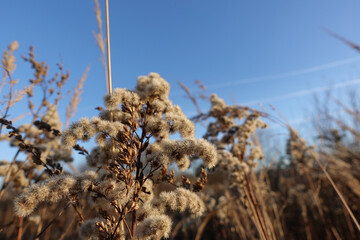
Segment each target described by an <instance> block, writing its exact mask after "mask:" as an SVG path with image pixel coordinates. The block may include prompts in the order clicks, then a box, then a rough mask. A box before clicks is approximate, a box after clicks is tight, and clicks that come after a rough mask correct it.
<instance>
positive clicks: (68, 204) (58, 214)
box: [34, 202, 71, 239]
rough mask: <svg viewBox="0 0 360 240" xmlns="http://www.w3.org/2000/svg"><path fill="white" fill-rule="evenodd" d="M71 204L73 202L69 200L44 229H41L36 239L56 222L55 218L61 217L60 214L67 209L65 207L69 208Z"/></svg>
mask: <svg viewBox="0 0 360 240" xmlns="http://www.w3.org/2000/svg"><path fill="white" fill-rule="evenodd" d="M70 204H71V202H68V203H67V204H66V205H65V207H63V208H62V209H61V210H60V211H59V212H58V213H57V214H56V216H55V217H54V218H53V219H52V220H51V221H50V222H49V223H48V224H47V225H46V226H45V227H44V228H43V230H41V232H40V233H39V234H38V235H36V236H35V238H34V239H36V238H38V237H40V236H41V235H42V234H43V233H44V232H45V231H46V230H47V229H48V228H49V227H50V225H51V224H53V223H54V222H55V219H56V218H57V217H59V216H60V215H61V214H62V213H63V212H64V211H65V209H67V208H68V207H69V206H70Z"/></svg>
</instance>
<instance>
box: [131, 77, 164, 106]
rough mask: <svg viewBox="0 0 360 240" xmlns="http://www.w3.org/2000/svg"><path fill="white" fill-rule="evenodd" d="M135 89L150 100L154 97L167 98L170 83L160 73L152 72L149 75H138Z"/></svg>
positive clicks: (144, 98) (141, 96)
mask: <svg viewBox="0 0 360 240" xmlns="http://www.w3.org/2000/svg"><path fill="white" fill-rule="evenodd" d="M135 89H136V92H137V93H138V94H139V96H140V98H141V99H142V100H149V99H150V98H153V97H158V98H159V99H167V98H168V96H169V92H170V85H169V83H168V82H167V81H165V79H163V78H161V77H160V75H159V74H158V73H150V74H149V75H148V76H140V77H138V80H137V85H136V88H135Z"/></svg>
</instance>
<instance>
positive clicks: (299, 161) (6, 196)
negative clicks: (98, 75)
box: [0, 5, 360, 240]
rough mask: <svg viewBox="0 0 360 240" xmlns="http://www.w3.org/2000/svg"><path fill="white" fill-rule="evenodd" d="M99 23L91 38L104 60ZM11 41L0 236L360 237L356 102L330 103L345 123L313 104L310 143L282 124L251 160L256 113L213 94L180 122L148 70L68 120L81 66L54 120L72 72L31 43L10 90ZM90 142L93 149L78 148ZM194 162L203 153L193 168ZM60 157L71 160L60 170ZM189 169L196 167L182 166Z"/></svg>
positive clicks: (2, 121)
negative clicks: (26, 77) (281, 142)
mask: <svg viewBox="0 0 360 240" xmlns="http://www.w3.org/2000/svg"><path fill="white" fill-rule="evenodd" d="M98 8H99V6H98V5H97V12H96V17H97V19H98V22H100V24H99V28H100V30H101V15H100V11H99V10H98ZM100 32H101V33H100V35H98V34H95V36H96V39H97V41H98V43H99V46H100V49H101V51H102V53H103V64H104V66H106V62H105V42H104V38H103V37H102V31H100ZM17 47H18V44H17V42H13V43H11V44H10V46H9V48H8V49H7V50H6V51H4V53H3V55H2V63H1V67H2V69H3V76H2V82H1V86H0V87H1V88H0V90H1V91H2V99H1V101H0V104H1V109H0V110H1V111H0V114H1V116H0V139H1V140H2V141H8V142H9V144H10V145H11V147H14V148H16V149H17V152H16V154H15V156H13V158H12V159H6V160H2V161H0V176H2V179H3V184H2V187H1V189H0V215H1V218H0V238H1V239H167V238H169V239H197V240H200V239H360V238H359V236H360V226H359V224H358V220H357V219H360V209H359V207H360V206H359V200H358V199H359V198H360V151H359V141H360V131H359V129H358V128H357V126H359V124H360V114H359V111H358V109H357V108H356V107H355V106H354V107H349V106H346V105H345V104H343V103H340V102H337V104H338V105H339V106H341V108H343V110H344V111H345V112H346V113H347V116H346V117H344V119H352V120H353V121H352V122H353V124H349V123H348V121H345V120H343V119H339V118H335V117H333V116H331V115H329V114H322V117H324V118H325V119H326V120H327V122H328V123H329V124H328V125H323V126H322V128H321V129H320V131H319V139H320V141H319V144H318V145H317V146H309V145H308V144H307V143H306V141H305V140H304V139H302V138H301V136H299V134H298V133H297V132H296V130H295V129H293V128H292V127H291V126H286V128H287V129H288V133H289V136H288V140H287V148H286V149H284V152H286V153H284V155H283V156H281V157H279V159H276V161H275V162H274V163H273V164H272V165H271V166H267V167H264V166H262V167H258V163H259V161H262V160H263V159H264V158H266V156H264V154H263V152H262V147H261V146H260V144H259V141H258V140H257V138H256V132H257V131H258V130H259V131H261V128H266V127H267V126H266V124H265V123H264V122H263V120H264V118H268V116H267V114H264V113H262V112H260V111H257V110H254V109H251V108H248V107H243V106H237V105H227V104H226V103H225V102H224V101H223V100H222V99H220V98H219V97H218V96H217V95H216V94H213V95H211V96H210V97H209V98H208V100H209V103H210V106H211V107H210V109H209V110H208V111H207V112H205V113H201V112H200V110H199V115H198V116H197V117H196V118H194V119H192V120H190V119H188V118H187V117H186V116H185V115H184V113H183V112H182V110H181V108H180V107H179V106H176V105H173V103H172V102H171V100H170V99H169V91H170V85H169V84H168V82H166V80H164V79H163V78H161V76H160V75H159V74H157V73H150V74H149V75H148V76H140V77H139V78H138V80H137V84H136V86H135V87H134V89H133V90H128V89H121V88H116V89H114V90H113V91H111V89H110V93H109V94H107V95H106V96H105V97H104V107H99V108H98V110H99V114H98V116H94V117H93V118H91V119H88V118H82V119H80V120H78V121H76V122H73V123H72V124H70V125H69V126H68V127H67V123H68V122H69V120H70V118H71V117H73V116H74V113H75V111H76V105H77V103H78V101H79V95H80V93H81V89H82V86H83V83H84V81H85V79H86V75H87V72H88V70H86V71H85V73H84V76H83V78H81V79H80V80H79V82H78V87H77V88H75V91H74V92H73V96H72V101H71V105H70V106H69V107H68V108H67V110H66V112H67V117H68V119H67V120H66V121H65V123H66V124H65V125H66V127H65V128H64V129H63V130H62V123H61V121H60V118H59V115H58V106H59V102H60V101H62V99H63V97H62V96H63V94H62V92H63V90H62V89H63V86H64V85H65V84H66V82H67V80H68V79H69V74H68V73H67V72H65V71H64V70H63V67H62V66H61V65H58V69H59V73H58V74H56V75H55V76H53V77H49V76H48V66H47V65H46V64H45V63H43V62H39V61H37V60H36V58H35V54H34V49H33V48H31V49H30V52H29V56H28V57H24V60H25V61H27V62H29V63H30V65H31V67H32V68H33V69H34V76H33V77H32V78H31V79H30V84H29V85H27V86H25V87H23V88H22V89H17V88H16V86H17V81H16V80H13V79H12V74H13V72H14V71H15V69H16V65H15V62H16V61H15V60H16V59H15V57H14V52H15V51H16V49H17ZM107 74H109V72H108V73H107ZM107 76H108V75H107ZM107 78H108V77H107ZM110 79H111V78H110ZM108 87H110V88H111V84H109V85H108ZM183 88H184V89H185V90H187V89H186V87H185V86H183ZM4 92H5V93H4ZM34 92H36V93H37V94H38V96H41V97H40V98H39V97H37V98H36V99H35V98H34ZM187 93H188V94H189V96H191V94H190V92H189V91H187ZM191 100H192V101H193V102H194V103H195V104H196V98H194V97H191ZM23 101H27V103H28V108H29V115H30V117H29V116H27V117H26V119H28V120H29V122H28V123H27V124H21V125H17V124H15V123H14V122H12V121H11V120H15V119H18V118H21V117H24V116H18V117H11V118H10V115H9V112H10V111H11V109H13V107H16V105H15V104H16V103H18V102H23ZM37 101H38V102H37ZM14 105H15V106H14ZM198 121H202V122H203V124H206V126H207V130H206V133H205V135H204V136H203V138H201V139H197V138H196V137H195V136H194V130H195V123H196V122H198ZM326 126H329V127H326ZM330 126H331V127H330ZM174 134H176V135H175V136H179V138H178V139H174V137H171V136H172V135H174ZM93 139H94V140H95V142H96V147H94V148H93V149H85V148H84V147H82V146H81V142H84V141H89V140H93ZM73 152H74V153H73ZM73 154H81V155H84V156H85V157H86V161H87V167H86V168H84V169H83V170H81V171H80V170H78V169H75V168H74V167H73V166H72V164H71V162H72V161H73ZM197 159H202V164H201V165H200V166H198V167H196V168H195V167H194V166H192V162H193V161H194V160H197ZM284 159H286V161H284ZM65 164H66V165H69V166H70V168H69V169H72V170H69V171H64V170H63V166H64V165H65ZM189 168H193V170H194V171H193V172H194V173H193V174H191V173H189V172H184V170H186V169H189Z"/></svg>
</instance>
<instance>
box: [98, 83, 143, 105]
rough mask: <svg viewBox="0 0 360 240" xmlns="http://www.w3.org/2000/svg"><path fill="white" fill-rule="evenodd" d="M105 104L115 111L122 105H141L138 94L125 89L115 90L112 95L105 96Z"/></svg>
mask: <svg viewBox="0 0 360 240" xmlns="http://www.w3.org/2000/svg"><path fill="white" fill-rule="evenodd" d="M104 102H105V106H106V107H107V108H108V109H110V110H113V109H116V108H117V107H118V105H120V104H122V103H127V104H130V105H132V106H138V105H140V98H139V95H138V94H137V93H136V92H133V91H130V90H128V89H125V88H115V89H114V91H113V93H112V94H107V95H105V97H104Z"/></svg>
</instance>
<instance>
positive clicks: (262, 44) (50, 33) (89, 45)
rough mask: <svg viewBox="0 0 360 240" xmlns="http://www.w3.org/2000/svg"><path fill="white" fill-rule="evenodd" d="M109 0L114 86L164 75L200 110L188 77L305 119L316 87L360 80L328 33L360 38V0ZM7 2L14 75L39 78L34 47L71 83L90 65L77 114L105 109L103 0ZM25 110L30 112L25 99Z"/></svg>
mask: <svg viewBox="0 0 360 240" xmlns="http://www.w3.org/2000/svg"><path fill="white" fill-rule="evenodd" d="M100 2H101V7H102V10H103V16H104V9H105V6H104V1H100ZM109 5H110V31H111V56H112V70H113V71H112V77H113V86H114V87H126V88H130V89H132V88H133V87H134V86H135V84H136V79H137V76H139V75H146V74H148V73H149V72H158V73H160V74H161V75H162V76H163V77H164V78H165V79H166V80H168V81H169V82H170V84H171V85H172V90H171V99H172V100H173V101H174V102H175V103H176V104H179V105H180V106H181V107H182V108H183V110H184V112H186V113H187V114H189V115H190V116H191V115H192V114H194V113H195V108H194V107H193V106H192V104H191V102H190V101H189V100H187V99H185V98H184V97H183V94H182V91H181V89H180V87H179V86H178V85H177V81H178V80H180V81H182V82H183V83H184V84H186V85H187V86H189V87H190V88H191V89H196V86H195V85H194V81H195V80H197V79H199V80H201V81H202V82H203V83H204V84H205V85H206V86H208V91H209V93H213V92H215V93H217V94H218V95H219V96H220V97H222V98H224V99H225V100H226V101H227V102H228V103H232V101H235V102H236V103H238V104H249V105H250V106H252V107H256V106H257V104H256V103H257V102H263V105H264V106H265V107H266V106H267V104H270V103H271V104H273V105H275V106H276V107H277V108H278V109H279V111H280V112H281V113H282V115H284V116H285V117H286V118H287V119H288V120H289V121H293V122H294V123H295V124H296V123H297V122H301V118H303V117H304V116H305V115H306V113H307V111H310V110H311V109H312V107H313V106H312V104H313V101H312V94H313V93H317V94H322V93H323V92H324V90H326V89H328V88H329V86H335V87H337V90H336V91H337V92H339V91H340V90H341V91H342V92H341V91H340V95H339V96H343V95H344V94H343V93H344V92H345V89H348V88H351V89H357V88H358V87H359V83H358V81H357V79H358V78H360V74H359V73H360V55H359V54H358V53H357V52H355V51H354V50H352V49H351V48H349V47H348V46H347V45H345V44H343V43H341V42H340V41H339V40H337V39H335V38H333V37H331V36H329V34H327V33H326V32H325V31H324V30H323V28H328V29H330V30H332V31H333V32H335V33H337V34H339V35H341V36H343V37H345V38H346V39H348V40H350V41H352V42H354V43H359V44H360V31H359V26H358V24H357V23H359V22H360V15H359V9H360V2H359V1H355V0H348V1H332V0H327V1H323V0H318V1H310V0H302V1H285V0H283V1H280V0H279V1H242V0H221V1H220V0H217V1H215V0H206V1H205V0H181V1H180V0H133V1H130V0H116V1H115V0H109ZM0 8H1V9H2V11H1V13H0V33H1V37H0V49H1V50H3V49H5V48H6V47H7V45H8V44H9V43H10V42H11V41H13V40H17V41H18V42H19V43H20V49H19V51H18V53H17V57H18V69H17V71H16V72H15V74H14V77H15V78H18V79H20V81H22V82H23V83H26V82H27V80H28V79H29V77H30V75H31V70H30V68H29V66H28V64H27V63H24V62H23V61H22V60H21V59H20V57H19V56H20V55H21V54H26V53H27V51H28V47H29V46H30V45H33V46H35V53H36V55H37V59H38V60H42V61H46V62H47V63H48V64H49V65H50V70H51V71H52V72H55V70H56V63H57V62H59V61H60V59H62V61H63V63H64V67H65V69H69V70H70V73H71V80H70V82H69V86H68V88H71V87H73V86H75V85H76V82H77V81H78V79H79V78H80V77H81V75H82V73H83V71H84V70H85V68H86V67H87V66H88V65H90V67H91V70H90V72H89V76H88V79H87V81H86V83H85V87H84V93H83V94H82V96H81V98H82V102H81V103H80V105H79V109H78V113H77V115H76V116H75V118H74V120H76V119H79V118H80V117H82V116H93V115H95V114H96V111H95V110H94V107H96V106H99V105H102V97H103V95H104V94H105V93H106V85H105V80H104V72H103V68H102V65H101V63H100V62H99V58H100V51H99V49H98V48H97V45H96V42H95V39H94V38H93V34H92V32H93V31H96V30H97V23H96V19H95V14H94V3H93V1H74V0H62V1H45V0H42V1H40V0H33V1H28V0H12V1H2V2H1V3H0ZM67 101H68V100H65V101H64V102H63V105H61V109H60V110H61V111H62V112H63V114H62V116H64V109H65V107H66V105H67V103H68V102H67ZM201 106H203V107H204V108H205V109H204V110H206V109H207V106H208V105H206V104H204V103H202V104H201ZM16 111H19V112H21V111H26V109H24V108H22V106H21V105H20V106H17V108H16V109H14V114H15V112H16ZM273 113H274V112H273ZM274 114H275V113H274Z"/></svg>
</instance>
